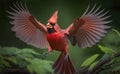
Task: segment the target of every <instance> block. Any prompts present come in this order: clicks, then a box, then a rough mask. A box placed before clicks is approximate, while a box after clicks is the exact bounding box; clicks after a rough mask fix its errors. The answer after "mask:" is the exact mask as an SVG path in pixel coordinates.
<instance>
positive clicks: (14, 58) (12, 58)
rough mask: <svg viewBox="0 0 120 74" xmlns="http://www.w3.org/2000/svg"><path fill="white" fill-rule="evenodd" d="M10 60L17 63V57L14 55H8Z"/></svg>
mask: <svg viewBox="0 0 120 74" xmlns="http://www.w3.org/2000/svg"><path fill="white" fill-rule="evenodd" d="M8 60H9V61H10V62H12V63H14V64H17V59H16V57H14V56H11V57H8Z"/></svg>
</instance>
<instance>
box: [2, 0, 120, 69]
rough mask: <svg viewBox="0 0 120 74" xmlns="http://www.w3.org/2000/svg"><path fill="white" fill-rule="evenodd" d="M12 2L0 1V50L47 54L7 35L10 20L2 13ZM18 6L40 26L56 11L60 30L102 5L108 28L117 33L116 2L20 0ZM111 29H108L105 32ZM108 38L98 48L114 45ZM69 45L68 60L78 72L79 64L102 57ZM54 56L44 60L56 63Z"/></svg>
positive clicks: (119, 12) (119, 2) (118, 4)
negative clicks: (93, 57)
mask: <svg viewBox="0 0 120 74" xmlns="http://www.w3.org/2000/svg"><path fill="white" fill-rule="evenodd" d="M16 1H18V0H0V46H2V47H4V46H9V47H18V48H26V47H27V48H33V49H35V50H36V51H41V52H43V51H47V49H45V50H40V49H38V48H34V47H32V46H29V45H27V44H25V43H24V42H22V41H20V40H19V39H18V38H16V37H15V33H14V32H12V31H11V27H12V25H11V24H9V21H10V19H9V18H8V17H7V15H8V14H7V13H6V10H10V9H9V6H12V4H13V3H14V2H16ZM21 1H22V0H21ZM22 2H25V3H26V4H27V6H28V8H29V10H30V12H31V14H33V16H35V17H36V18H37V19H38V20H39V21H40V22H42V23H43V24H46V23H47V20H48V19H49V18H50V16H51V15H52V14H53V13H54V11H56V10H58V11H59V13H58V24H59V25H60V27H61V28H66V27H67V26H68V25H69V24H71V23H72V22H73V20H74V19H75V18H78V17H80V16H81V15H82V14H83V13H84V11H85V9H86V8H87V6H88V5H91V6H94V4H97V5H98V6H99V5H102V8H105V9H106V11H110V12H109V14H108V15H112V17H111V18H110V20H112V21H113V22H112V23H111V24H109V25H110V26H112V28H115V29H117V30H119V27H120V0H23V1H22ZM112 28H111V29H112ZM111 29H109V31H110V30H111ZM119 31H120V30H119ZM108 34H109V35H108ZM108 34H107V36H106V37H104V38H103V39H102V41H101V42H100V43H101V44H104V45H108V43H109V42H110V41H113V40H115V41H117V39H116V38H115V37H113V36H112V35H110V34H111V33H108ZM106 39H108V41H106V42H105V41H104V40H106ZM69 45H70V47H69V48H70V56H71V58H72V61H73V62H74V64H75V67H76V69H78V68H80V65H81V63H82V62H83V61H84V60H85V59H86V58H88V57H89V56H91V55H92V54H94V53H101V54H102V52H101V51H100V50H99V49H98V47H97V45H95V46H93V47H92V48H86V49H82V48H79V47H77V46H76V47H72V46H71V44H70V43H69ZM111 45H112V44H111ZM58 54H59V53H58V52H56V51H54V52H53V53H52V54H49V56H47V59H49V60H56V58H57V57H56V56H58Z"/></svg>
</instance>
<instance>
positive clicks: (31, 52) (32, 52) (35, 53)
mask: <svg viewBox="0 0 120 74" xmlns="http://www.w3.org/2000/svg"><path fill="white" fill-rule="evenodd" d="M17 53H19V54H33V55H40V54H39V53H37V52H36V51H35V50H33V49H28V48H24V49H22V50H21V51H19V52H17Z"/></svg>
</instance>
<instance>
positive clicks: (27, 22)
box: [7, 2, 48, 48]
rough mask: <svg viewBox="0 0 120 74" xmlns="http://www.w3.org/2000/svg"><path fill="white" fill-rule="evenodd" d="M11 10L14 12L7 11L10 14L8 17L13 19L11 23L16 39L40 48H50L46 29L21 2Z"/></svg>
mask: <svg viewBox="0 0 120 74" xmlns="http://www.w3.org/2000/svg"><path fill="white" fill-rule="evenodd" d="M10 8H11V9H12V10H13V11H7V12H8V13H9V14H10V16H8V17H9V18H10V19H12V21H10V23H11V24H13V27H12V31H14V32H15V33H16V37H18V38H19V39H20V40H22V41H24V42H26V43H27V44H30V45H33V46H35V47H38V48H46V47H48V41H47V38H46V27H45V26H44V25H43V24H41V23H40V22H38V21H37V20H36V19H35V18H34V17H33V16H32V15H31V14H30V12H29V11H28V8H27V7H26V5H24V6H23V5H22V3H21V2H20V3H16V4H14V8H13V7H10Z"/></svg>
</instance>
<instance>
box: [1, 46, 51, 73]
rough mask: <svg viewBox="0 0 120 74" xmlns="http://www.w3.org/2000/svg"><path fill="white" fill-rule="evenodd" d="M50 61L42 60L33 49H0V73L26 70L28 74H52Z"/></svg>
mask: <svg viewBox="0 0 120 74" xmlns="http://www.w3.org/2000/svg"><path fill="white" fill-rule="evenodd" d="M52 64H53V62H52V61H48V60H42V59H41V57H40V54H39V53H38V52H36V51H35V50H33V49H28V48H24V49H18V48H15V47H0V72H2V71H3V70H4V69H6V68H8V69H11V68H16V69H19V68H22V69H27V70H28V71H30V73H34V72H35V73H37V74H47V72H48V73H53V70H52Z"/></svg>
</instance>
